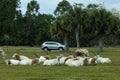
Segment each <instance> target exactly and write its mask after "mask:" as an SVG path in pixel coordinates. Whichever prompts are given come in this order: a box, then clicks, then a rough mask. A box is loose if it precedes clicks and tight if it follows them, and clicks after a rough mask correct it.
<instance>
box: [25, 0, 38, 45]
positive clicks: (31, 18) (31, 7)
mask: <svg viewBox="0 0 120 80" xmlns="http://www.w3.org/2000/svg"><path fill="white" fill-rule="evenodd" d="M38 10H39V4H38V3H37V1H35V0H32V1H30V3H28V5H27V11H26V19H27V29H28V31H27V33H28V35H27V39H28V41H29V42H28V44H29V45H31V46H33V45H34V44H35V38H36V36H35V35H36V30H37V27H36V24H35V19H36V16H37V15H38V14H39V12H38Z"/></svg>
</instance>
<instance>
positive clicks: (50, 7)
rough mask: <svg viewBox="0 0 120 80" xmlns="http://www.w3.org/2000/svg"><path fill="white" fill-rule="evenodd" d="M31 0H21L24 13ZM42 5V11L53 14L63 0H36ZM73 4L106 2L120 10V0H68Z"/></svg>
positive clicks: (107, 5) (107, 4) (106, 5)
mask: <svg viewBox="0 0 120 80" xmlns="http://www.w3.org/2000/svg"><path fill="white" fill-rule="evenodd" d="M30 1H31V0H21V10H22V13H23V14H25V12H26V7H27V3H28V2H30ZM36 1H37V2H38V4H39V6H40V10H39V12H40V13H45V14H53V12H54V10H55V8H56V7H57V5H58V3H59V2H60V1H62V0H36ZM67 1H68V2H69V3H70V4H71V5H74V3H82V4H83V5H84V6H86V5H88V4H90V3H91V4H93V3H95V4H104V6H105V8H106V9H109V10H111V9H112V8H115V9H116V10H117V11H118V12H120V8H119V7H120V0H67Z"/></svg>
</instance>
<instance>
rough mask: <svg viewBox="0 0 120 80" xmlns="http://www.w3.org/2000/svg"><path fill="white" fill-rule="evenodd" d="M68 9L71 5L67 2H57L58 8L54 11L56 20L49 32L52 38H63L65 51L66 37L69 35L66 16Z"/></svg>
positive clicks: (64, 0)
mask: <svg viewBox="0 0 120 80" xmlns="http://www.w3.org/2000/svg"><path fill="white" fill-rule="evenodd" d="M69 9H71V5H70V3H69V2H68V1H66V0H63V1H61V2H59V4H58V6H57V7H56V9H55V11H54V14H55V16H56V19H55V20H54V21H53V23H52V27H51V30H50V32H51V33H52V36H64V44H65V46H66V51H67V50H68V38H67V36H68V33H69V27H68V25H69V23H68V20H67V16H66V14H67V13H68V11H69ZM53 33H54V34H53Z"/></svg>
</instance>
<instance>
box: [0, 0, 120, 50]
mask: <svg viewBox="0 0 120 80" xmlns="http://www.w3.org/2000/svg"><path fill="white" fill-rule="evenodd" d="M39 5H40V4H38V3H37V1H36V0H32V1H30V2H29V3H28V5H27V11H26V14H25V15H23V14H22V13H21V10H20V0H1V1H0V11H1V12H0V45H5V44H9V45H28V46H40V45H41V44H42V42H44V41H49V40H54V41H59V42H61V43H64V44H65V45H66V46H67V47H69V46H72V47H75V46H77V48H80V47H81V46H98V45H99V46H100V50H101V51H102V47H103V44H104V46H116V45H120V14H119V13H118V12H117V11H115V10H111V11H110V10H107V9H106V8H105V7H104V6H103V5H102V4H89V5H87V7H84V5H83V4H81V3H75V4H74V5H71V4H70V3H69V2H68V1H67V0H62V1H61V2H59V3H58V6H57V7H56V9H55V11H54V14H41V13H40V12H39V9H40V6H39ZM66 50H67V49H66Z"/></svg>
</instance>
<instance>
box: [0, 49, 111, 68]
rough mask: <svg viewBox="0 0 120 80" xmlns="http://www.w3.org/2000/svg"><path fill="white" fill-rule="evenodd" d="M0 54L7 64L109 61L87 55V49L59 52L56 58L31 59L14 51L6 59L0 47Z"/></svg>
mask: <svg viewBox="0 0 120 80" xmlns="http://www.w3.org/2000/svg"><path fill="white" fill-rule="evenodd" d="M0 56H1V57H2V58H3V59H4V61H5V64H7V65H38V64H40V65H46V66H52V65H67V66H75V67H79V66H84V65H90V64H105V63H111V60H110V59H109V58H104V57H101V56H100V55H99V54H97V55H95V56H93V57H89V51H88V50H87V49H78V50H75V52H74V54H73V55H69V56H64V55H63V54H59V55H57V56H56V58H51V56H50V55H46V56H38V55H37V57H35V58H34V59H31V58H29V57H27V56H24V55H20V54H18V53H14V54H13V55H12V59H7V55H6V54H5V52H4V50H3V49H2V48H0Z"/></svg>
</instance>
